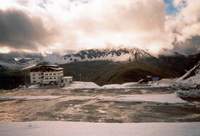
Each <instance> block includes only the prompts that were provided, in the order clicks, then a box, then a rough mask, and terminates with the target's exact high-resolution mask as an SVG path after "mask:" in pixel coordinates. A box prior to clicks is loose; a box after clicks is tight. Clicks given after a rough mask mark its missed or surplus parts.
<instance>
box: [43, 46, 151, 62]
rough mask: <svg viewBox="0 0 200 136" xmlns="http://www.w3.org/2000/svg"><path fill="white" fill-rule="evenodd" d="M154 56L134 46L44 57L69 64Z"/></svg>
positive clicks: (50, 60)
mask: <svg viewBox="0 0 200 136" xmlns="http://www.w3.org/2000/svg"><path fill="white" fill-rule="evenodd" d="M148 57H153V56H152V55H150V54H149V53H148V52H146V51H144V50H141V49H137V48H132V49H125V48H124V49H102V50H101V49H90V50H81V51H79V52H74V53H69V54H66V55H64V56H61V55H58V54H49V55H47V56H45V57H44V61H46V62H51V63H56V64H67V63H72V62H82V61H96V60H110V61H115V62H121V61H134V60H140V59H143V58H148Z"/></svg>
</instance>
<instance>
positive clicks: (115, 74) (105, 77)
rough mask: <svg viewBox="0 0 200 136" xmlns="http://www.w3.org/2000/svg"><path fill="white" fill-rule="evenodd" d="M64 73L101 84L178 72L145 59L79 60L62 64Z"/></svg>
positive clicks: (175, 74)
mask: <svg viewBox="0 0 200 136" xmlns="http://www.w3.org/2000/svg"><path fill="white" fill-rule="evenodd" d="M62 67H64V68H65V72H64V73H65V75H71V76H73V77H74V78H75V80H83V81H93V82H96V83H97V84H100V85H103V84H108V83H124V82H131V81H138V80H140V79H141V78H145V77H146V75H153V76H159V77H161V78H169V77H176V76H177V75H178V74H177V73H176V72H173V71H171V70H170V69H168V68H167V67H163V66H162V65H159V64H156V65H154V64H153V63H152V64H151V63H149V62H146V61H140V62H130V63H114V62H109V61H93V62H79V63H71V64H65V65H62Z"/></svg>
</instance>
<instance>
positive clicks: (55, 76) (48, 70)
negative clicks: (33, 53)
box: [30, 65, 72, 85]
mask: <svg viewBox="0 0 200 136" xmlns="http://www.w3.org/2000/svg"><path fill="white" fill-rule="evenodd" d="M30 82H31V84H43V85H47V84H52V85H63V84H66V83H67V84H69V83H71V82H72V77H64V73H63V68H61V67H59V66H57V65H38V66H36V67H34V68H31V69H30Z"/></svg>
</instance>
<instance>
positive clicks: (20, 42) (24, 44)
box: [0, 10, 52, 50]
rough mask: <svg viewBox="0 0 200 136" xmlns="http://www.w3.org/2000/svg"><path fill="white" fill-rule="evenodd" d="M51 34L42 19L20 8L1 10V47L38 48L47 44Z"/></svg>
mask: <svg viewBox="0 0 200 136" xmlns="http://www.w3.org/2000/svg"><path fill="white" fill-rule="evenodd" d="M51 36H52V32H50V31H49V30H47V29H46V28H45V26H44V24H43V22H42V20H41V19H39V18H36V17H30V16H28V15H27V14H26V13H24V12H22V11H18V10H6V11H3V10H0V47H1V46H7V47H9V48H13V49H28V50H30V49H33V50H36V49H37V47H38V46H39V45H40V46H45V45H46V44H47V43H48V41H49V39H50V37H51Z"/></svg>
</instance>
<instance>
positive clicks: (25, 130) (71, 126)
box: [0, 122, 200, 136]
mask: <svg viewBox="0 0 200 136" xmlns="http://www.w3.org/2000/svg"><path fill="white" fill-rule="evenodd" d="M0 135H1V136H199V135H200V123H197V122H196V123H193V122H190V123H125V124H114V123H101V124H98V123H78V122H77V123H75V122H26V123H24V122H18V123H1V124H0Z"/></svg>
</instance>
